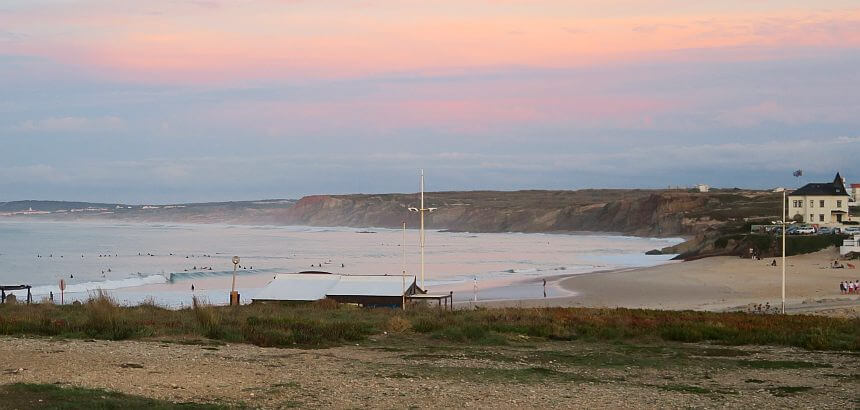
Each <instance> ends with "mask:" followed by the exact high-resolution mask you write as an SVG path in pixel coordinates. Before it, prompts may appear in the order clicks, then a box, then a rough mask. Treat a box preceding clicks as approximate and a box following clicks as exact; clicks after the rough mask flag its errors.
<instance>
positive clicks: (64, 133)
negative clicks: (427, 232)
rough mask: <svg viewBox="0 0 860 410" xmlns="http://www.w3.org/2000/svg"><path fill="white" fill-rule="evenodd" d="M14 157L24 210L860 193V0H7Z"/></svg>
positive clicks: (7, 190) (11, 179) (3, 27)
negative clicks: (421, 187)
mask: <svg viewBox="0 0 860 410" xmlns="http://www.w3.org/2000/svg"><path fill="white" fill-rule="evenodd" d="M0 145H2V147H3V149H2V161H0V201H10V200H21V199H53V200H82V201H104V202H125V203H171V202H193V201H217V200H246V199H261V198H298V197H301V196H303V195H308V194H335V193H384V192H415V191H416V190H417V181H418V177H417V174H418V170H419V169H420V168H424V169H425V172H426V174H427V189H428V190H437V191H438V190H473V189H500V190H516V189H580V188H663V187H667V186H691V185H695V184H699V183H705V184H710V185H712V186H717V187H743V188H770V187H776V186H789V187H793V186H799V185H802V184H804V183H807V182H815V181H829V180H832V178H833V175H834V174H835V173H836V172H837V171H839V172H841V173H842V175H843V176H845V177H846V178H847V179H848V180H849V182H860V3H858V2H857V1H856V0H851V1H849V0H817V1H799V0H773V1H771V0H720V1H689V0H577V1H570V0H434V1H419V0H329V1H311V0H230V1H227V0H147V1H131V0H3V1H2V2H0ZM796 169H803V170H804V176H803V177H802V178H795V177H793V176H792V172H793V171H794V170H796Z"/></svg>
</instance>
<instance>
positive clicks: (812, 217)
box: [809, 214, 815, 222]
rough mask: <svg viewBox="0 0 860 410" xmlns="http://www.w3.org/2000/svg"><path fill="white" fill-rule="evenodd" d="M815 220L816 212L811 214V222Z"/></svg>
mask: <svg viewBox="0 0 860 410" xmlns="http://www.w3.org/2000/svg"><path fill="white" fill-rule="evenodd" d="M813 221H815V214H809V222H813Z"/></svg>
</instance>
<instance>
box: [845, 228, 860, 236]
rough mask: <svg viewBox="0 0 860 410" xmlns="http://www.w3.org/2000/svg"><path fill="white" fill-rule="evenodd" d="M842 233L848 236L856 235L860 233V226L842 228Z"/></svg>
mask: <svg viewBox="0 0 860 410" xmlns="http://www.w3.org/2000/svg"><path fill="white" fill-rule="evenodd" d="M842 233H844V234H846V235H856V234H858V233H860V226H846V227H844V228H842Z"/></svg>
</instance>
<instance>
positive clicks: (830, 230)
mask: <svg viewBox="0 0 860 410" xmlns="http://www.w3.org/2000/svg"><path fill="white" fill-rule="evenodd" d="M834 233H836V231H834V230H833V228H831V227H829V226H822V227H821V228H818V232H816V233H815V234H816V235H833V234H834Z"/></svg>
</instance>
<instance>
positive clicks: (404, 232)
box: [401, 221, 406, 310]
mask: <svg viewBox="0 0 860 410" xmlns="http://www.w3.org/2000/svg"><path fill="white" fill-rule="evenodd" d="M402 246H403V275H402V276H403V285H402V286H401V289H402V292H401V293H402V294H403V305H402V306H401V307H402V308H403V310H406V222H405V221H404V222H403V245H402Z"/></svg>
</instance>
